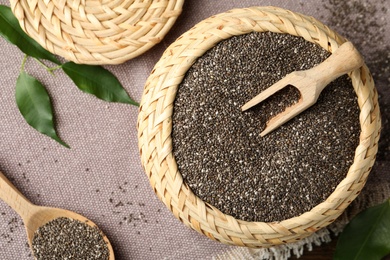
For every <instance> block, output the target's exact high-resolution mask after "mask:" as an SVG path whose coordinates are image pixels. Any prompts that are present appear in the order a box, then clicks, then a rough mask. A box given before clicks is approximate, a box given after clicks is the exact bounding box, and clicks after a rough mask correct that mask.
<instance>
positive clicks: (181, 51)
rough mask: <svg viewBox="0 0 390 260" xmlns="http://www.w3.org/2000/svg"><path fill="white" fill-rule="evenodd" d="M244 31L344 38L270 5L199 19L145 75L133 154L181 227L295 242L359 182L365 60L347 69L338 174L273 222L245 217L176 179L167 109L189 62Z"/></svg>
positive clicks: (216, 235)
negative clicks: (348, 132)
mask: <svg viewBox="0 0 390 260" xmlns="http://www.w3.org/2000/svg"><path fill="white" fill-rule="evenodd" d="M252 31H258V32H264V31H272V32H276V33H288V34H292V35H296V36H301V37H303V38H304V39H306V40H307V41H310V42H314V43H316V44H318V45H320V46H321V47H322V48H324V49H326V50H328V51H329V52H332V51H334V50H336V49H337V48H338V46H339V45H340V44H342V43H343V42H345V41H346V39H344V38H343V37H341V36H339V35H338V34H336V33H335V32H334V31H332V30H330V29H329V28H327V27H326V26H325V25H323V24H322V23H320V22H319V21H317V20H315V19H314V18H312V17H307V16H304V15H301V14H297V13H293V12H291V11H288V10H284V9H279V8H275V7H252V8H247V9H235V10H231V11H229V12H226V13H222V14H219V15H216V16H213V17H211V18H209V19H206V20H204V21H202V22H200V23H199V24H197V25H196V26H195V27H193V28H192V29H191V30H189V31H188V32H186V33H185V34H183V35H182V36H181V37H179V38H178V39H177V40H176V42H174V43H173V44H172V45H171V46H170V47H169V48H168V49H167V50H166V51H165V52H164V54H163V56H162V58H161V59H160V61H159V62H158V63H157V64H156V66H155V68H154V70H153V71H152V73H151V75H150V77H149V78H148V80H147V82H146V85H145V89H144V94H143V97H142V101H141V107H140V113H139V117H138V138H139V150H140V153H141V160H142V164H143V167H144V169H145V172H146V174H147V176H148V177H149V179H150V183H151V185H152V187H153V189H154V191H155V192H156V194H157V196H158V197H159V198H160V199H161V200H162V201H163V202H164V204H165V205H166V206H167V207H168V208H169V209H170V210H171V211H172V213H173V214H174V215H175V216H176V217H177V218H178V219H179V220H181V221H182V222H183V223H184V224H186V225H187V226H189V227H191V228H193V229H195V230H197V231H198V232H200V233H202V234H204V235H206V236H207V237H209V238H211V239H214V240H217V241H220V242H222V243H226V244H232V245H240V246H247V247H270V246H273V245H277V244H283V243H289V242H295V241H297V240H300V239H302V238H304V237H307V236H309V235H310V234H312V233H313V232H315V231H317V230H319V229H321V228H322V227H325V226H327V225H328V224H330V223H331V222H333V221H334V220H335V219H336V218H337V217H338V216H339V215H340V214H341V213H342V212H343V211H344V209H345V208H346V207H347V206H348V205H349V204H350V203H351V202H352V200H354V199H355V197H356V196H357V195H358V194H359V192H360V191H361V189H362V188H363V186H364V184H365V182H366V179H367V176H368V174H369V172H370V170H371V167H372V165H373V163H374V161H375V155H376V152H377V143H378V139H379V132H380V126H381V122H380V112H379V107H378V102H377V92H376V90H375V86H374V82H373V79H372V77H371V75H370V72H369V70H368V68H367V67H366V65H364V66H363V67H362V68H360V69H358V70H355V71H353V72H351V73H350V77H351V79H352V84H353V86H354V89H355V92H356V95H357V96H358V104H359V107H360V125H361V135H360V143H359V146H358V147H357V148H356V151H355V158H354V162H353V164H352V166H351V167H350V169H349V171H348V173H347V175H346V177H345V179H344V180H343V181H342V182H341V183H339V185H338V186H337V188H336V189H335V191H334V192H333V193H332V194H331V195H330V196H329V197H328V199H327V200H326V201H324V202H323V203H321V204H319V205H317V206H316V207H314V208H313V209H312V210H311V211H309V212H306V213H304V214H302V215H300V216H298V217H294V218H291V219H286V220H283V221H281V222H272V223H264V222H246V221H242V220H238V219H235V218H233V217H232V216H229V215H225V214H223V213H222V212H221V211H219V210H218V209H216V208H215V207H213V206H212V205H209V204H206V203H204V202H203V201H202V200H201V199H199V198H198V197H197V196H195V195H194V194H193V192H192V191H191V190H190V189H189V187H188V186H187V185H186V184H185V183H184V182H183V179H182V176H181V175H180V172H179V171H178V167H177V164H176V161H175V158H174V156H173V154H172V140H171V131H172V120H171V117H172V113H173V102H174V99H175V95H176V91H177V89H178V85H179V84H180V83H181V81H182V79H183V77H184V76H185V73H186V71H187V70H188V69H189V68H190V67H191V65H192V64H193V63H194V61H195V60H196V59H197V58H198V57H200V56H202V55H203V54H204V53H205V52H206V51H207V50H208V49H210V48H211V47H213V46H214V45H215V44H216V43H218V42H220V41H221V40H223V39H227V38H229V37H231V36H234V35H241V34H246V33H249V32H252Z"/></svg>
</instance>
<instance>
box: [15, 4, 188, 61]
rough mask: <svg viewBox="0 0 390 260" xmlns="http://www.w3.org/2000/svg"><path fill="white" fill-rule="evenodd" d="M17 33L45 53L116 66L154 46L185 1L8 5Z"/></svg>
mask: <svg viewBox="0 0 390 260" xmlns="http://www.w3.org/2000/svg"><path fill="white" fill-rule="evenodd" d="M10 2H11V8H12V11H13V12H14V14H15V16H16V17H17V18H18V19H19V21H20V25H21V27H22V29H23V30H24V31H25V32H26V33H27V34H28V35H30V36H31V37H32V38H33V39H35V40H36V41H37V42H39V43H40V44H41V45H42V46H43V47H44V48H46V49H47V50H48V51H50V52H52V53H54V54H57V55H59V56H62V57H64V58H65V59H67V60H70V61H73V62H76V63H83V64H119V63H123V62H125V61H127V60H129V59H132V58H134V57H136V56H138V55H140V54H142V53H144V52H145V51H147V50H149V49H150V48H151V47H153V46H154V45H155V44H157V43H159V42H160V41H161V40H162V39H163V37H164V36H165V34H166V33H167V32H168V30H169V29H170V28H171V27H172V25H173V24H174V22H175V21H176V18H177V17H178V16H179V14H180V13H181V10H182V5H183V2H184V0H118V1H110V0H103V1H97V0H81V1H80V0H78V1H76V0H54V1H48V0H36V1H30V0H10Z"/></svg>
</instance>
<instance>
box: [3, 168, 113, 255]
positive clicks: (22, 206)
mask: <svg viewBox="0 0 390 260" xmlns="http://www.w3.org/2000/svg"><path fill="white" fill-rule="evenodd" d="M0 199H2V200H3V201H4V202H5V203H7V204H8V205H9V206H10V207H11V208H12V209H14V210H15V211H16V212H17V213H18V214H19V215H20V217H21V218H22V219H23V222H24V226H25V227H26V231H27V239H28V243H29V245H30V247H31V248H32V240H33V237H34V233H35V231H36V230H37V229H38V228H39V227H41V226H43V225H45V224H47V223H48V222H49V221H51V220H54V219H57V218H60V217H65V218H71V219H74V220H78V221H81V222H83V223H85V224H87V225H89V226H92V227H96V224H94V223H93V222H92V221H91V220H89V219H87V218H85V217H84V216H81V215H79V214H77V213H75V212H72V211H69V210H65V209H59V208H51V207H42V206H37V205H34V204H32V203H31V202H30V201H29V200H28V199H27V198H26V197H24V196H23V194H22V193H20V192H19V191H18V190H17V189H16V188H15V186H14V185H13V184H12V183H11V182H10V181H9V180H8V179H7V178H6V177H5V176H4V175H3V173H2V172H0ZM102 236H103V240H104V241H105V242H106V244H107V248H108V250H109V260H114V259H115V257H114V251H113V249H112V246H111V243H110V241H109V240H108V238H107V237H106V236H105V235H103V234H102Z"/></svg>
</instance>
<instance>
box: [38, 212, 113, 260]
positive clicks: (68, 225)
mask: <svg viewBox="0 0 390 260" xmlns="http://www.w3.org/2000/svg"><path fill="white" fill-rule="evenodd" d="M32 249H33V252H34V256H35V257H36V258H37V259H38V260H39V259H42V260H44V259H91V260H92V259H102V260H103V259H104V260H107V259H108V258H109V250H108V247H107V244H106V242H105V241H104V240H103V235H102V232H101V231H100V230H99V229H98V228H97V227H92V226H90V225H88V224H86V223H84V222H81V221H78V220H74V219H71V218H66V217H60V218H56V219H54V220H52V221H50V222H48V223H46V224H45V225H43V226H41V227H39V228H38V230H37V231H35V233H34V237H33V240H32Z"/></svg>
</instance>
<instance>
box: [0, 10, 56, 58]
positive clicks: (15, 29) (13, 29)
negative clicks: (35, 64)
mask: <svg viewBox="0 0 390 260" xmlns="http://www.w3.org/2000/svg"><path fill="white" fill-rule="evenodd" d="M0 35H1V36H2V37H4V39H6V40H7V41H8V42H10V43H12V44H15V45H16V46H17V47H18V48H19V49H20V50H21V51H22V52H24V53H25V54H27V55H29V56H31V57H34V58H37V59H46V60H50V61H52V62H54V63H56V64H60V62H59V61H58V60H57V59H56V58H55V57H54V55H53V54H51V53H50V52H48V51H47V50H45V49H44V48H43V47H42V46H41V45H39V44H38V43H37V42H36V41H34V40H33V39H32V38H30V37H29V36H28V35H27V34H26V33H25V32H24V31H23V30H22V28H21V27H20V25H19V21H18V20H17V19H16V17H15V16H14V14H13V13H12V11H11V8H9V7H8V6H5V5H0Z"/></svg>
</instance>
